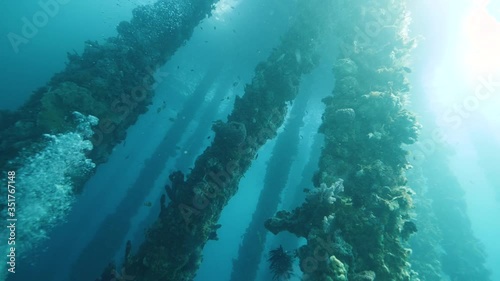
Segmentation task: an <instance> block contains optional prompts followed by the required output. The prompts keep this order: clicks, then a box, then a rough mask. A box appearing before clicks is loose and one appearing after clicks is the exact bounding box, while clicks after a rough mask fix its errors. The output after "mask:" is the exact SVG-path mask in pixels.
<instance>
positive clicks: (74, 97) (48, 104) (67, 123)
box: [37, 82, 107, 132]
mask: <svg viewBox="0 0 500 281" xmlns="http://www.w3.org/2000/svg"><path fill="white" fill-rule="evenodd" d="M40 103H41V110H40V113H39V114H38V120H37V124H38V126H39V127H41V128H43V129H44V130H45V131H49V132H64V131H66V130H68V129H70V128H71V125H72V118H71V114H72V112H73V111H79V112H81V113H82V114H85V115H87V114H90V115H93V116H103V115H104V114H105V112H106V110H107V108H106V106H105V105H104V104H103V103H101V102H99V101H97V100H96V99H95V98H94V97H93V96H92V93H91V92H90V91H89V90H87V89H86V88H83V87H80V86H78V85H76V84H75V83H72V82H64V83H61V84H58V85H57V86H56V87H55V88H50V89H49V90H48V91H47V92H45V94H44V95H43V97H42V98H41V101H40Z"/></svg>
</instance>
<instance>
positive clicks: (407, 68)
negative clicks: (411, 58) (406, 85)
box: [403, 66, 411, 73]
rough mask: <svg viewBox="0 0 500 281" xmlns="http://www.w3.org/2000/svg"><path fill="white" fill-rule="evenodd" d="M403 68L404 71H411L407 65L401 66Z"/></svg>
mask: <svg viewBox="0 0 500 281" xmlns="http://www.w3.org/2000/svg"><path fill="white" fill-rule="evenodd" d="M403 70H404V71H405V72H406V73H411V68H409V67H406V66H403Z"/></svg>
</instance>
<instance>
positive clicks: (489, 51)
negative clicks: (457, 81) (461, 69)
mask: <svg viewBox="0 0 500 281" xmlns="http://www.w3.org/2000/svg"><path fill="white" fill-rule="evenodd" d="M489 4H490V0H474V1H472V5H471V7H470V8H469V11H468V13H467V15H466V16H465V18H464V21H463V27H462V30H463V33H462V34H463V40H464V43H465V49H464V51H465V54H464V60H465V65H466V67H467V68H468V69H467V70H468V71H469V72H470V73H468V74H470V75H473V76H477V75H486V74H489V73H494V72H497V71H498V70H499V69H500V22H498V21H497V19H495V17H494V16H493V15H491V14H490V12H489V11H488V5H489Z"/></svg>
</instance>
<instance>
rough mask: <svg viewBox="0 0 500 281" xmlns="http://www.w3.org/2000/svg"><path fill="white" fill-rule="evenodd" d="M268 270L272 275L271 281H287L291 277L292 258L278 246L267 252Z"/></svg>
mask: <svg viewBox="0 0 500 281" xmlns="http://www.w3.org/2000/svg"><path fill="white" fill-rule="evenodd" d="M267 261H268V262H269V263H270V264H269V269H270V270H271V272H272V273H273V280H289V279H290V278H291V277H292V275H293V256H292V255H291V254H289V253H287V252H285V250H283V247H282V246H281V245H280V246H279V247H278V248H276V249H274V250H271V251H269V259H268V260H267Z"/></svg>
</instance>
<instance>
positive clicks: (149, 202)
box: [144, 201, 153, 207]
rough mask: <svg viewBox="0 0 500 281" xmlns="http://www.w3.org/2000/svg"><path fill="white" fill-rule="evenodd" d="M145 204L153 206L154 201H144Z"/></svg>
mask: <svg viewBox="0 0 500 281" xmlns="http://www.w3.org/2000/svg"><path fill="white" fill-rule="evenodd" d="M144 206H146V207H151V206H153V203H151V201H148V202H144Z"/></svg>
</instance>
